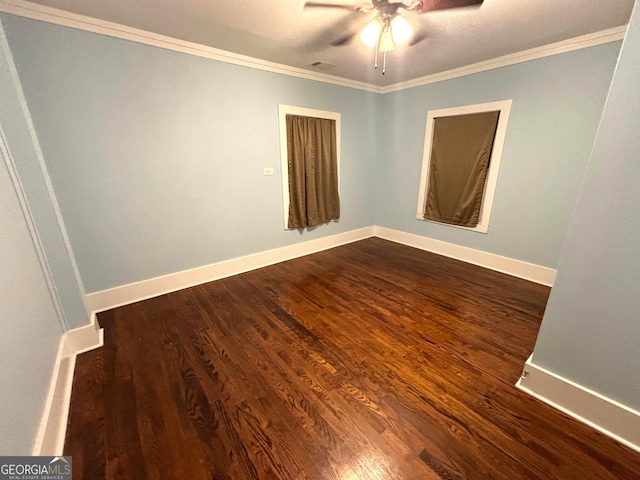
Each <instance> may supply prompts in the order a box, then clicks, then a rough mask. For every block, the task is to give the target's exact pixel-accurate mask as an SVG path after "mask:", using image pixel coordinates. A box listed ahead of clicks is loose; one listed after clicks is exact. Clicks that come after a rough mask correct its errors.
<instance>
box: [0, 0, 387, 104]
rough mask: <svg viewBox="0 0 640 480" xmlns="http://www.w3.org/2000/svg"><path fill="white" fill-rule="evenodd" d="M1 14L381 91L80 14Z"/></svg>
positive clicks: (21, 1) (11, 6)
mask: <svg viewBox="0 0 640 480" xmlns="http://www.w3.org/2000/svg"><path fill="white" fill-rule="evenodd" d="M0 12H4V13H8V14H11V15H17V16H19V17H25V18H30V19H32V20H40V21H42V22H47V23H53V24H55V25H61V26H63V27H71V28H76V29H78V30H85V31H87V32H92V33H99V34H102V35H106V36H109V37H115V38H120V39H123V40H130V41H132V42H137V43H142V44H144V45H151V46H154V47H159V48H164V49H166V50H172V51H174V52H180V53H186V54H188V55H194V56H197V57H204V58H209V59H211V60H218V61H220V62H225V63H231V64H234V65H241V66H244V67H249V68H255V69H257V70H264V71H267V72H273V73H280V74H283V75H289V76H292V77H298V78H304V79H307V80H316V81H319V82H324V83H330V84H333V85H339V86H342V87H349V88H355V89H358V90H364V91H367V92H373V93H380V92H381V87H378V86H376V85H372V84H369V83H365V82H358V81H356V80H350V79H347V78H342V77H337V76H335V75H328V74H326V73H319V72H313V71H310V70H305V69H304V68H298V67H292V66H289V65H283V64H280V63H275V62H269V61H266V60H261V59H259V58H254V57H249V56H247V55H240V54H239V53H234V52H228V51H226V50H221V49H218V48H213V47H209V46H207V45H202V44H199V43H193V42H187V41H185V40H179V39H177V38H173V37H168V36H166V35H160V34H157V33H153V32H148V31H146V30H141V29H139V28H133V27H127V26H125V25H121V24H119V23H114V22H109V21H106V20H100V19H97V18H93V17H87V16H85V15H79V14H77V13H71V12H67V11H65V10H59V9H57V8H51V7H46V6H44V5H40V4H37V3H32V2H28V1H25V0H0Z"/></svg>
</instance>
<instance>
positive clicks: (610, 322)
mask: <svg viewBox="0 0 640 480" xmlns="http://www.w3.org/2000/svg"><path fill="white" fill-rule="evenodd" d="M639 85H640V9H639V8H638V7H637V6H636V8H635V10H634V13H633V14H632V16H631V21H630V24H629V29H628V31H627V35H626V38H625V40H624V45H623V47H622V52H621V54H620V61H619V64H618V67H617V69H616V73H615V75H614V78H613V83H612V84H611V91H610V92H609V96H608V98H607V104H606V106H605V109H604V112H603V114H602V120H601V122H600V128H599V130H598V136H597V137H596V141H595V144H594V147H593V152H592V154H591V159H590V162H589V167H588V170H587V174H586V176H585V180H584V184H583V186H582V191H581V193H580V198H579V200H578V205H577V208H576V212H575V215H574V217H573V219H572V222H571V228H570V230H569V233H568V235H567V240H566V243H565V245H564V250H563V253H562V258H561V260H560V266H559V268H558V277H557V280H556V283H555V285H554V287H553V289H552V291H551V297H550V298H549V303H548V306H547V310H546V312H545V315H544V319H543V320H542V326H541V328H540V334H539V336H538V341H537V343H536V347H535V350H534V354H533V361H534V362H535V363H536V364H537V365H540V366H542V367H544V368H546V369H548V370H550V371H552V372H554V373H557V374H559V375H561V376H564V377H565V378H568V379H569V380H573V381H574V382H577V383H579V384H580V385H584V386H586V387H588V388H590V389H592V390H595V391H596V392H599V393H601V394H603V395H606V396H608V397H610V398H612V399H614V400H617V401H619V402H621V403H623V404H624V405H627V406H629V407H631V408H635V409H636V410H640V202H639V201H638V200H639V199H640V168H639V167H640V91H639V90H638V86H639Z"/></svg>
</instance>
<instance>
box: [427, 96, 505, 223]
mask: <svg viewBox="0 0 640 480" xmlns="http://www.w3.org/2000/svg"><path fill="white" fill-rule="evenodd" d="M511 102H512V101H511V100H502V101H499V102H489V103H479V104H476V105H465V106H463V107H453V108H443V109H440V110H429V111H428V112H427V128H426V130H425V135H424V152H423V156H422V171H421V173H420V191H419V193H418V208H417V213H416V218H417V219H418V220H422V221H426V222H432V223H437V224H439V225H446V226H449V227H456V228H462V229H464V230H471V231H474V232H480V233H487V232H488V231H489V221H490V220H491V210H492V208H493V197H494V196H495V193H496V185H497V184H498V172H499V171H500V160H501V159H502V149H503V147H504V140H505V137H506V135H507V125H508V123H509V114H510V112H511ZM496 110H499V111H500V117H499V118H498V126H497V128H496V136H495V139H494V141H493V150H492V152H491V159H490V161H489V170H488V172H487V180H486V182H485V185H484V194H483V196H482V206H481V207H480V218H479V221H478V225H477V226H475V227H463V226H460V225H450V224H447V223H441V222H436V221H434V220H427V219H425V218H424V210H425V203H426V199H427V179H428V178H429V167H430V166H431V165H430V164H431V146H432V140H433V126H434V119H436V118H438V117H452V116H456V115H467V114H472V113H483V112H495V111H496Z"/></svg>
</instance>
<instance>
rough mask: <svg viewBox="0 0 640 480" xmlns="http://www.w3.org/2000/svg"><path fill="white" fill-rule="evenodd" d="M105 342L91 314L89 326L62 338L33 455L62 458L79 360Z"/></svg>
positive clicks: (69, 332) (94, 317) (66, 334)
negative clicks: (75, 372) (75, 370)
mask: <svg viewBox="0 0 640 480" xmlns="http://www.w3.org/2000/svg"><path fill="white" fill-rule="evenodd" d="M103 343H104V337H103V331H102V329H101V328H99V327H98V324H97V322H96V316H95V314H92V315H91V320H90V324H89V325H86V326H84V327H80V328H76V329H75V330H70V331H68V332H66V333H65V334H63V335H62V337H61V338H60V345H59V347H58V355H57V356H56V363H55V365H54V368H53V374H52V375H51V383H50V384H49V393H48V395H47V401H46V403H45V408H44V412H43V415H42V419H41V421H40V428H39V429H38V434H37V436H36V441H35V443H34V447H33V452H32V455H57V456H60V455H62V453H63V452H62V450H63V448H64V437H65V434H66V431H67V419H68V417H69V402H70V400H71V387H72V386H73V372H74V369H75V366H76V357H77V356H78V355H79V354H80V353H84V352H88V351H89V350H93V349H94V348H98V347H101V346H102V345H103Z"/></svg>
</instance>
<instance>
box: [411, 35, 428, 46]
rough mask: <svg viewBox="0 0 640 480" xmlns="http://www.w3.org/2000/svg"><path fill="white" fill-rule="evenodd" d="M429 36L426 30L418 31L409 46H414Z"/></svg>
mask: <svg viewBox="0 0 640 480" xmlns="http://www.w3.org/2000/svg"><path fill="white" fill-rule="evenodd" d="M427 38H429V35H427V34H426V33H425V32H419V33H416V34H415V35H414V36H413V38H412V39H411V42H409V46H410V47H413V46H414V45H416V44H418V43H420V42H422V41H423V40H426V39H427Z"/></svg>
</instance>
